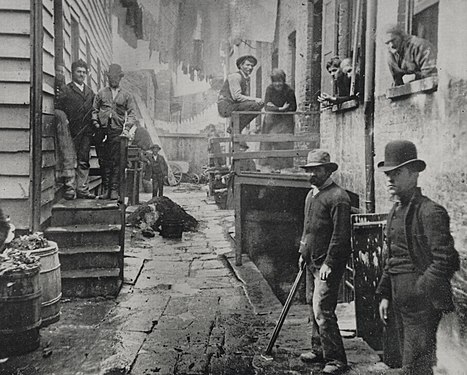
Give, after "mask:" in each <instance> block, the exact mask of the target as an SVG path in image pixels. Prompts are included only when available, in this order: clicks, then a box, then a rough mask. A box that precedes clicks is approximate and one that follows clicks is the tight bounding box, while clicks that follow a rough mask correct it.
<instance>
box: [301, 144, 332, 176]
mask: <svg viewBox="0 0 467 375" xmlns="http://www.w3.org/2000/svg"><path fill="white" fill-rule="evenodd" d="M321 166H326V167H329V169H330V170H331V171H332V172H334V171H335V170H337V168H338V165H337V164H336V163H334V162H332V161H331V156H329V152H327V151H324V150H321V149H319V148H317V149H315V150H311V151H310V152H309V153H308V156H307V158H306V164H305V165H301V166H300V168H313V167H321Z"/></svg>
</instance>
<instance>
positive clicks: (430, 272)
mask: <svg viewBox="0 0 467 375" xmlns="http://www.w3.org/2000/svg"><path fill="white" fill-rule="evenodd" d="M425 168H426V164H425V162H424V161H423V160H421V159H419V158H418V156H417V149H416V147H415V145H414V144H413V143H412V142H410V141H406V140H397V141H392V142H389V143H388V144H387V145H386V148H385V153H384V160H383V161H381V162H380V163H378V169H379V170H380V171H382V172H384V174H385V175H386V182H387V187H388V191H389V193H390V195H391V197H392V198H393V200H394V206H393V207H392V209H391V211H390V213H389V215H388V219H387V226H386V231H387V233H386V236H387V245H388V246H387V254H385V256H384V257H383V259H385V263H384V270H383V275H382V278H381V281H380V283H379V285H378V288H377V291H376V293H377V294H378V295H379V297H380V298H381V302H380V306H379V313H380V317H381V320H382V321H383V323H384V324H386V323H387V319H388V310H389V307H390V305H392V308H393V309H394V312H395V314H394V315H395V317H396V324H397V326H398V333H399V346H400V349H401V355H402V372H401V373H403V374H410V375H412V374H413V375H415V374H420V375H422V374H423V375H427V374H428V375H429V374H433V369H432V366H434V365H435V364H436V331H437V329H438V325H439V322H440V319H441V316H442V313H443V312H447V311H452V310H453V309H454V305H453V301H452V293H451V283H450V279H451V277H452V276H453V274H454V272H455V271H457V270H458V269H459V255H458V253H457V251H456V249H455V248H454V240H453V238H452V236H451V232H450V229H449V215H448V213H447V212H446V210H445V209H444V208H443V207H442V206H440V205H439V204H437V203H435V202H433V201H432V200H431V199H429V198H428V197H426V196H424V195H422V193H421V190H420V188H418V187H417V184H418V175H419V173H420V172H422V171H423V170H425Z"/></svg>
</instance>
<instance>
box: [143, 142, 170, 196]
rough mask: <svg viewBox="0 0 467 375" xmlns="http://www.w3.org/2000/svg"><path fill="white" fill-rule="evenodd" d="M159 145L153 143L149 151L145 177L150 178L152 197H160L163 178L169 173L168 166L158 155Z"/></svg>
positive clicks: (162, 189)
mask: <svg viewBox="0 0 467 375" xmlns="http://www.w3.org/2000/svg"><path fill="white" fill-rule="evenodd" d="M160 150H161V147H160V146H159V145H157V144H154V145H152V146H151V148H150V152H149V156H148V159H149V165H148V167H147V169H148V173H147V174H146V178H147V179H151V178H152V197H153V198H154V197H162V196H163V195H164V180H165V179H166V178H167V176H168V175H169V167H168V166H167V162H166V161H165V158H164V157H163V156H162V155H159V151H160Z"/></svg>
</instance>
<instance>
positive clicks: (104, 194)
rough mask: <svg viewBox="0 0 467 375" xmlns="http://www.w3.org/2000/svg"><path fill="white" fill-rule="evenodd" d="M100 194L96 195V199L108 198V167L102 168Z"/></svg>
mask: <svg viewBox="0 0 467 375" xmlns="http://www.w3.org/2000/svg"><path fill="white" fill-rule="evenodd" d="M102 188H103V190H102V194H100V195H98V196H97V199H110V168H103V170H102Z"/></svg>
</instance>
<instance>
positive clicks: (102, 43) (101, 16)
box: [0, 0, 112, 229]
mask: <svg viewBox="0 0 467 375" xmlns="http://www.w3.org/2000/svg"><path fill="white" fill-rule="evenodd" d="M57 1H58V0H43V1H42V2H41V4H42V11H39V12H40V13H41V16H40V17H34V13H33V7H32V4H33V3H34V2H32V1H31V0H0V45H2V46H4V47H6V48H2V49H1V50H0V201H1V203H0V204H1V207H2V209H3V211H4V212H5V214H6V215H9V216H10V217H11V219H12V222H13V223H14V224H15V225H16V227H17V228H18V229H31V228H32V227H33V223H39V224H43V223H44V222H46V221H47V219H48V218H49V217H50V214H51V208H52V205H53V203H54V200H55V194H56V184H55V163H56V161H55V143H56V141H55V129H54V121H53V120H54V118H53V114H54V80H55V62H56V61H55V60H56V51H57V43H56V38H55V33H54V21H55V18H56V16H57V14H56V11H55V7H54V5H55V4H56V3H57ZM39 4H40V3H39ZM61 4H62V9H63V46H62V49H61V51H63V61H64V65H65V68H66V76H67V81H70V80H71V72H70V70H71V63H72V52H73V51H72V36H73V35H74V36H75V39H74V41H75V42H76V41H77V40H79V43H78V44H79V50H78V51H77V56H78V57H80V58H82V59H83V60H85V61H87V62H88V64H89V65H90V78H89V81H88V83H89V84H90V86H91V87H92V89H93V90H94V91H97V90H98V89H99V88H100V87H102V86H103V84H104V74H103V73H104V70H105V69H106V68H107V67H108V65H109V64H110V62H111V57H112V42H111V41H112V38H111V26H110V1H109V0H88V1H86V2H83V1H78V0H61ZM40 18H41V19H40ZM72 20H74V21H75V23H74V26H75V28H74V30H73V32H72ZM37 25H42V33H41V34H42V35H41V38H42V39H39V41H38V44H39V48H42V53H41V54H40V55H41V57H40V58H37V56H36V58H37V61H39V64H40V66H35V69H34V65H37V64H34V63H33V61H34V60H33V57H34V55H33V52H34V51H33V45H34V43H33V41H34V28H35V27H36V28H37ZM77 30H78V32H77ZM76 37H77V38H76ZM40 44H42V45H40ZM75 45H76V43H75ZM34 72H35V73H36V76H37V77H38V79H36V80H34ZM98 78H99V79H98ZM33 82H36V83H37V85H36V84H34V83H33ZM38 82H39V83H38ZM38 85H39V86H42V87H41V89H37V87H35V86H38ZM37 96H40V99H39V103H40V104H39V105H36V106H33V104H32V103H33V101H34V98H35V97H37ZM36 103H37V102H36ZM31 108H36V109H31ZM34 110H36V111H37V114H38V116H34V113H33V112H34ZM31 118H33V119H34V118H35V120H34V121H31ZM35 126H41V128H40V132H39V133H37V130H36V129H37V128H34V127H35ZM33 130H35V131H33ZM34 133H36V134H39V136H40V138H39V139H41V140H40V142H38V141H35V140H34V139H38V138H34ZM37 143H41V145H40V147H38V148H37V149H39V152H38V153H37V154H39V155H36V154H34V152H33V150H34V146H37ZM33 156H34V157H33ZM34 163H37V164H40V173H34V165H33V164H34ZM36 172H37V170H36ZM37 175H38V176H39V177H38V178H39V179H40V183H39V182H38V180H37V179H36V180H34V181H33V177H32V176H37ZM36 190H37V192H36V194H33V191H36ZM39 191H40V192H39ZM33 197H37V198H38V201H40V203H37V205H36V209H34V204H33ZM33 216H34V217H33ZM36 229H37V225H36Z"/></svg>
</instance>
